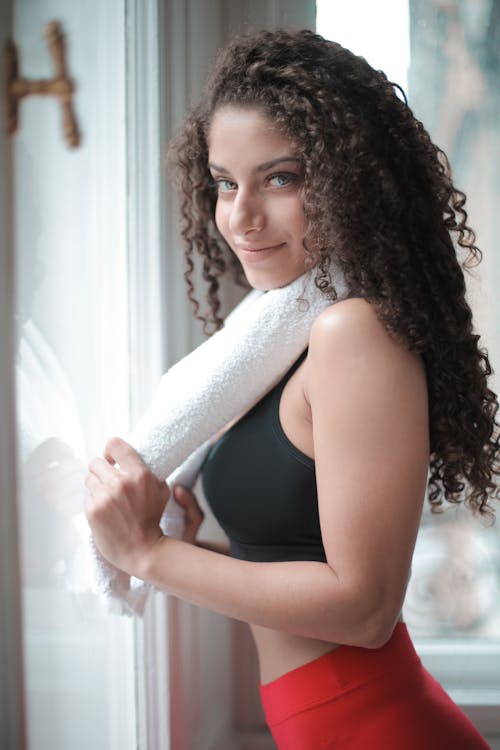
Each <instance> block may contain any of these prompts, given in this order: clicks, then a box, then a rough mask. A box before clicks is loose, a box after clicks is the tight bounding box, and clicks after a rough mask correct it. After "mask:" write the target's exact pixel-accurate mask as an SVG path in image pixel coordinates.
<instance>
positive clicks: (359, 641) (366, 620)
mask: <svg viewBox="0 0 500 750" xmlns="http://www.w3.org/2000/svg"><path fill="white" fill-rule="evenodd" d="M370 599H371V601H370ZM354 609H355V612H356V615H357V617H356V625H357V627H354V628H353V632H355V633H356V636H355V638H354V639H353V641H355V642H353V645H355V646H360V647H361V648H367V649H378V648H382V647H383V646H385V644H386V643H387V642H388V641H389V640H390V639H391V636H392V633H393V631H394V627H395V625H396V623H397V621H398V619H399V616H400V612H401V605H400V603H399V602H398V603H397V604H396V603H394V602H392V601H390V598H389V597H387V596H384V595H383V594H381V595H380V596H378V597H377V598H376V600H374V599H373V598H372V597H367V596H366V595H365V599H364V606H362V607H361V608H360V609H361V611H360V610H359V609H358V608H357V607H355V608H354ZM356 610H357V611H356Z"/></svg>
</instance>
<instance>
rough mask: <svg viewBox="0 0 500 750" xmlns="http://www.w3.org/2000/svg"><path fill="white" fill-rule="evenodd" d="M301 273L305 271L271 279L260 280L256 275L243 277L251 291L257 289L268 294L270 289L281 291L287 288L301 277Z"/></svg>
mask: <svg viewBox="0 0 500 750" xmlns="http://www.w3.org/2000/svg"><path fill="white" fill-rule="evenodd" d="M303 273H305V271H304V270H300V271H297V272H296V273H294V274H290V275H288V276H281V277H278V276H274V277H273V278H269V277H268V278H262V277H258V276H257V274H255V275H254V274H245V276H246V279H247V281H248V283H249V284H250V286H251V287H252V288H253V289H257V290H258V291H259V292H270V291H271V290H272V289H281V288H282V287H284V286H288V284H291V283H292V281H295V280H296V279H298V278H299V277H300V276H302V274H303Z"/></svg>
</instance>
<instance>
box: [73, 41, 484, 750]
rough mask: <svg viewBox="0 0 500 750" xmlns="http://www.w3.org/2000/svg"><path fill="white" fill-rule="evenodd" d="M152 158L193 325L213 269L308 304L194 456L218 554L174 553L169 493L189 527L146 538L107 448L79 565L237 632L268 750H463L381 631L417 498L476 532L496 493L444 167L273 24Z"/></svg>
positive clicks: (401, 644)
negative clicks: (172, 180) (305, 291)
mask: <svg viewBox="0 0 500 750" xmlns="http://www.w3.org/2000/svg"><path fill="white" fill-rule="evenodd" d="M171 155H172V157H173V160H174V162H175V164H176V166H177V170H178V177H179V186H180V190H181V219H182V226H181V233H182V237H183V239H184V241H185V250H186V260H187V265H188V271H187V273H186V279H187V281H188V285H189V288H190V294H191V296H192V293H193V284H192V282H191V275H192V271H193V265H194V263H193V255H194V253H197V254H199V255H200V256H201V258H202V261H203V275H204V279H205V281H207V282H208V283H209V297H208V301H209V304H210V313H211V321H212V322H213V323H215V324H216V325H221V323H222V321H220V319H219V318H218V310H219V301H218V295H217V292H218V285H219V278H220V277H221V276H222V274H224V273H225V272H226V271H229V272H232V273H233V276H234V277H235V278H236V279H237V280H241V279H242V278H244V279H245V281H246V284H247V285H250V286H253V287H257V288H259V289H261V290H264V291H267V290H275V289H277V288H278V287H280V286H285V285H289V284H290V282H292V281H294V280H295V279H297V278H298V277H300V276H301V275H302V274H304V272H308V274H309V279H310V280H311V281H312V282H313V283H314V284H315V287H316V289H315V291H317V295H319V296H320V297H321V299H322V300H323V301H326V302H331V304H328V305H326V309H324V310H323V312H320V313H319V314H318V315H317V317H315V319H314V321H313V322H312V326H311V328H310V331H309V339H308V342H307V347H304V351H303V352H302V354H301V356H300V357H298V358H297V361H296V362H295V363H293V365H292V367H290V369H289V370H288V372H285V373H284V374H283V376H282V377H281V380H280V381H279V382H277V383H276V384H274V387H273V388H271V390H270V391H269V392H268V393H266V394H265V395H264V397H263V398H261V399H260V400H259V401H257V403H254V405H253V406H252V408H251V409H250V410H249V411H247V412H246V413H245V414H243V415H242V416H240V417H239V418H238V419H237V420H236V422H235V423H233V424H231V425H226V427H225V429H224V430H223V431H222V434H219V435H218V436H217V437H216V438H214V441H213V445H212V447H211V450H210V451H209V453H208V456H207V458H206V460H205V463H204V466H203V468H202V474H203V480H204V486H205V492H206V496H207V500H208V502H209V504H210V506H211V507H212V509H213V512H214V514H215V515H216V517H217V518H218V519H219V521H220V524H221V526H222V527H223V528H224V529H225V531H226V533H227V536H228V541H229V547H228V548H227V547H226V548H225V549H224V550H222V549H218V550H217V551H215V550H213V549H210V548H208V549H207V548H206V545H203V544H201V543H200V544H197V543H196V531H197V528H196V527H197V525H198V524H199V522H200V520H201V517H200V514H199V513H198V515H196V511H197V502H196V498H195V497H194V495H192V493H190V492H188V491H184V492H183V491H180V490H179V489H174V497H175V498H177V500H179V499H180V498H181V500H180V502H181V504H182V505H183V507H184V508H185V509H186V511H187V512H188V517H189V516H190V515H191V517H193V515H194V517H195V518H196V521H195V524H194V527H195V528H193V524H191V527H190V528H189V534H188V535H185V537H184V539H182V540H177V539H173V538H171V537H168V536H165V535H164V534H163V533H162V532H161V531H160V528H159V523H160V517H161V513H162V510H163V507H164V505H165V501H166V499H167V494H168V493H167V492H166V490H165V487H164V486H163V485H162V483H161V482H158V481H156V480H155V478H154V477H152V476H151V474H150V472H149V471H148V469H147V467H146V466H145V465H144V464H143V463H142V460H141V458H140V456H139V455H137V454H136V453H135V451H134V450H133V449H132V447H131V446H128V445H127V444H126V443H124V441H121V440H119V439H114V440H111V441H110V442H109V443H108V445H107V449H106V456H105V458H106V461H103V460H96V461H93V462H91V464H90V467H89V468H90V473H89V475H88V477H87V480H86V484H87V487H88V488H89V490H90V495H89V497H88V499H87V502H86V512H87V516H88V519H89V522H90V524H91V527H92V529H93V533H94V536H95V539H96V542H97V544H98V547H99V549H100V550H101V552H102V553H103V554H104V555H105V557H107V559H108V560H109V561H110V562H112V563H114V564H115V565H117V566H118V567H120V568H121V569H122V570H124V571H125V572H126V573H128V574H129V575H134V576H137V577H139V578H142V579H144V580H145V581H147V582H149V583H151V584H153V585H154V586H156V587H157V588H159V589H163V590H167V591H169V592H171V593H173V594H175V595H177V596H179V597H181V598H182V599H184V600H186V601H189V602H192V603H195V604H198V605H201V606H203V607H207V608H210V609H212V610H214V611H216V612H219V613H222V614H225V615H229V616H231V617H233V618H235V619H238V620H242V621H244V622H247V623H249V624H250V626H251V630H252V633H253V636H254V639H255V643H256V646H257V651H258V655H259V667H260V688H261V696H262V701H263V706H264V709H265V713H266V719H267V722H268V724H269V726H270V728H271V730H272V733H273V736H274V738H275V740H276V743H277V745H278V747H279V748H280V750H317V749H318V748H319V747H324V748H327V747H328V748H332V749H333V748H336V747H339V748H340V747H342V748H343V750H360V749H361V748H362V749H363V750H365V748H368V747H369V748H374V749H375V750H378V749H379V748H387V747H389V748H391V749H392V750H421V748H422V747H426V748H428V750H442V748H443V747H453V748H455V750H485V748H486V747H487V745H486V743H485V742H484V740H483V739H482V738H481V736H480V735H479V734H478V732H477V731H476V730H475V728H474V727H473V725H472V724H471V723H470V722H469V721H468V719H467V718H466V717H465V715H464V714H463V713H462V712H461V711H460V710H459V709H458V707H457V706H456V705H455V704H454V703H453V702H452V701H451V699H450V698H449V696H448V695H447V694H446V693H445V691H444V690H443V689H442V687H441V686H440V685H439V684H438V683H437V682H436V681H435V680H434V679H433V678H432V677H431V675H430V674H429V673H428V672H427V671H426V670H425V669H424V668H423V667H422V664H421V663H420V660H419V658H418V656H417V654H416V652H415V649H414V647H413V644H412V642H411V639H410V638H409V635H408V632H407V630H406V626H405V624H404V622H403V621H402V614H401V612H402V605H403V601H404V597H405V591H406V586H407V582H408V578H409V573H410V568H411V561H412V556H413V550H414V545H415V539H416V536H417V530H418V526H419V522H420V517H421V512H422V507H423V503H424V498H425V492H426V487H427V485H429V488H430V492H429V500H430V503H431V505H432V506H433V507H436V506H439V505H440V504H442V503H443V502H444V501H449V502H450V503H458V502H460V501H462V500H463V501H465V502H466V503H467V505H468V507H469V508H470V509H471V510H472V511H474V512H475V513H476V514H482V515H487V514H488V513H490V514H492V512H493V507H492V504H491V503H492V500H496V499H497V498H498V491H497V489H496V488H495V484H494V482H495V479H496V476H497V475H498V472H499V469H498V450H499V437H498V425H497V424H496V422H495V416H496V413H497V410H498V404H497V399H496V396H495V394H494V393H493V392H492V391H491V390H490V389H489V388H488V385H487V378H488V375H489V372H490V365H489V360H488V357H487V354H486V353H485V352H484V351H483V350H481V349H480V348H479V346H478V337H477V336H476V334H475V333H473V328H472V319H471V311H470V308H469V306H468V303H467V301H466V300H465V284H464V275H463V269H462V266H465V267H466V266H467V265H468V264H471V263H473V262H474V261H476V262H477V261H478V259H479V257H480V252H479V249H478V248H477V247H476V245H475V236H474V233H473V232H472V230H471V229H470V228H469V226H468V225H467V214H466V213H465V211H464V209H463V203H464V197H463V194H462V193H461V192H459V191H457V189H456V188H455V186H454V185H453V183H452V180H451V175H450V170H449V165H448V162H447V159H446V157H445V155H444V154H443V152H442V151H441V150H440V149H439V148H437V147H436V146H435V145H434V144H433V143H432V142H431V140H430V138H429V136H428V134H427V133H426V131H425V129H424V128H423V126H422V125H421V123H420V122H418V121H417V120H416V119H415V117H414V115H413V113H412V111H411V110H410V108H409V107H408V105H407V102H406V101H405V100H404V98H403V99H402V98H401V92H400V90H399V89H398V87H396V86H395V85H394V84H392V83H391V82H389V81H388V80H387V78H386V77H385V76H384V75H383V74H382V73H380V72H378V71H375V70H374V69H373V68H371V67H370V65H368V63H367V62H366V60H364V59H363V58H359V57H356V56H355V55H353V54H352V53H351V52H349V51H348V50H347V49H345V48H343V47H342V46H341V45H339V44H336V43H334V42H330V41H326V40H325V39H323V38H322V37H320V36H318V35H315V34H313V33H312V32H309V31H301V32H296V33H292V32H287V31H281V30H277V31H264V32H259V33H256V34H254V35H249V36H244V37H238V38H236V39H235V40H233V42H232V43H231V44H230V45H228V47H226V48H225V49H224V50H223V51H222V53H221V54H220V56H219V58H218V60H217V62H216V65H215V68H214V71H213V73H212V76H211V78H210V80H209V82H208V85H207V89H206V91H205V95H204V97H203V99H202V102H201V103H200V105H199V106H198V107H196V108H195V109H194V110H193V111H192V112H191V113H190V114H189V115H188V116H187V118H186V120H185V123H184V125H183V127H182V128H181V131H180V133H179V135H178V137H177V138H176V139H175V140H174V142H173V143H172V147H171ZM454 236H456V238H457V245H458V248H459V250H460V251H464V252H465V257H464V258H463V259H462V258H460V257H459V253H457V250H456V248H455V245H454V243H453V237H454ZM337 269H340V270H339V271H338V270H337ZM341 273H342V274H343V278H344V279H345V283H346V286H347V290H348V294H347V298H345V297H343V298H342V299H340V298H339V295H338V291H337V287H338V288H340V283H339V280H340V277H341ZM235 325H236V326H238V323H235ZM231 330H238V328H236V329H234V328H233V329H231ZM274 355H275V356H276V353H275V352H274ZM268 356H269V358H272V357H273V351H272V350H270V351H269V352H268ZM232 385H233V386H234V381H232V382H231V383H229V386H228V387H229V388H231V386H232ZM192 419H193V421H194V417H193V418H192ZM429 468H430V474H429ZM224 552H226V553H227V552H229V554H224Z"/></svg>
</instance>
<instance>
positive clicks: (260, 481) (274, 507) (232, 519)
mask: <svg viewBox="0 0 500 750" xmlns="http://www.w3.org/2000/svg"><path fill="white" fill-rule="evenodd" d="M306 354H307V350H306V351H305V352H304V353H303V354H302V355H301V356H300V358H299V359H298V360H297V362H295V364H294V365H293V366H292V368H291V369H290V370H289V371H288V372H287V373H286V374H285V376H284V377H283V378H282V380H281V381H280V382H279V383H278V385H276V386H275V387H274V388H273V389H272V390H271V391H270V392H269V393H268V394H267V395H266V396H264V398H263V399H261V400H260V401H259V402H258V403H257V404H256V405H255V406H254V407H253V408H252V409H251V410H250V411H249V412H247V414H245V416H243V417H242V418H241V419H240V420H239V421H238V422H237V423H236V424H235V425H233V427H231V428H230V429H229V430H227V432H225V433H224V434H223V435H222V436H221V437H220V438H219V440H217V442H216V443H214V445H213V446H212V447H211V448H210V451H209V453H208V455H207V458H206V459H205V463H204V465H203V468H202V480H203V491H204V494H205V497H206V499H207V502H208V504H209V505H210V507H211V509H212V511H213V513H214V515H215V517H216V518H217V520H218V521H219V523H220V525H221V526H222V528H223V529H224V531H225V532H226V534H227V536H228V537H229V541H230V546H231V555H232V556H233V557H237V558H239V559H242V560H252V561H255V562H274V561H279V560H317V561H321V562H324V561H325V560H326V556H325V550H324V548H323V543H322V540H321V530H320V525H319V515H318V497H317V489H316V473H315V467H314V461H313V460H312V459H311V458H309V456H306V455H305V454H304V453H302V452H301V451H300V450H299V449H298V448H296V447H295V446H294V445H293V444H292V443H291V442H290V440H289V439H288V438H287V436H286V435H285V433H284V432H283V428H282V427H281V424H280V421H279V404H280V398H281V394H282V391H283V388H284V387H285V384H286V383H287V381H288V379H289V378H290V377H291V375H292V374H293V373H294V372H295V370H296V369H297V367H298V366H299V364H300V363H301V362H302V361H303V360H304V358H305V356H306Z"/></svg>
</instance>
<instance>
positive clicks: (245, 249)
mask: <svg viewBox="0 0 500 750" xmlns="http://www.w3.org/2000/svg"><path fill="white" fill-rule="evenodd" d="M284 244H285V243H284V242H280V243H279V244H277V245H264V246H262V247H255V246H252V247H244V246H243V245H239V246H238V250H240V251H241V252H243V253H262V252H263V251H264V250H277V249H278V248H279V247H282V246H283V245H284Z"/></svg>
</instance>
